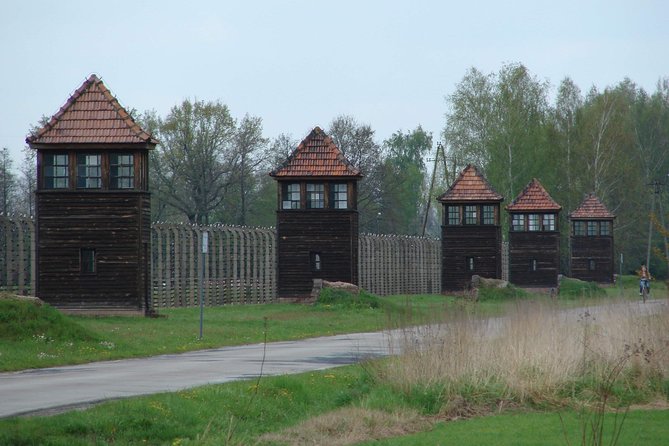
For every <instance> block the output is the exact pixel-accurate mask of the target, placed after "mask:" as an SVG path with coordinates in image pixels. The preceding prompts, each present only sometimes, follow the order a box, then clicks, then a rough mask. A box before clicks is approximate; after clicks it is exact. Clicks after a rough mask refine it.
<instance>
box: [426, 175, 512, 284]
mask: <svg viewBox="0 0 669 446" xmlns="http://www.w3.org/2000/svg"><path fill="white" fill-rule="evenodd" d="M437 200H438V201H439V202H441V204H442V205H443V206H444V220H443V222H442V226H441V250H442V255H441V259H442V273H441V289H442V291H462V290H463V289H464V288H466V287H467V286H468V284H469V282H470V281H471V278H472V275H475V274H476V275H479V276H482V277H487V278H492V279H501V278H502V229H501V226H500V215H499V208H500V203H501V202H502V201H503V200H504V198H503V197H502V196H501V195H500V194H498V193H497V192H496V191H495V190H494V189H493V188H492V186H491V185H490V183H488V180H486V178H485V177H484V176H483V175H482V174H481V172H479V170H478V169H477V168H476V167H474V166H473V165H471V164H470V165H468V166H467V167H466V168H465V169H464V170H463V171H462V172H461V173H460V176H459V177H458V178H457V179H456V180H455V181H454V182H453V184H452V185H451V187H450V188H449V189H448V190H447V191H446V192H445V193H443V194H442V195H441V196H439V197H438V198H437Z"/></svg>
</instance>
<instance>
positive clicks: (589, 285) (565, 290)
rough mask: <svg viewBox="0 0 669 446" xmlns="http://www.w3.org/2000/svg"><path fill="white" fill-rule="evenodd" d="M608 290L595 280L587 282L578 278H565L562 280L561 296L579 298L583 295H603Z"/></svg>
mask: <svg viewBox="0 0 669 446" xmlns="http://www.w3.org/2000/svg"><path fill="white" fill-rule="evenodd" d="M603 296H606V290H604V288H602V287H600V286H599V285H597V284H596V283H595V282H585V281H583V280H578V279H569V278H566V277H565V278H563V279H562V281H561V282H560V297H561V298H565V299H577V298H583V297H603Z"/></svg>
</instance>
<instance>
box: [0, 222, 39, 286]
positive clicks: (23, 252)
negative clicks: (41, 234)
mask: <svg viewBox="0 0 669 446" xmlns="http://www.w3.org/2000/svg"><path fill="white" fill-rule="evenodd" d="M34 233H35V225H34V223H33V221H32V219H31V218H28V217H12V218H9V217H6V216H4V215H0V290H8V291H12V292H14V293H18V294H26V295H29V294H32V293H33V290H34V289H35V237H34Z"/></svg>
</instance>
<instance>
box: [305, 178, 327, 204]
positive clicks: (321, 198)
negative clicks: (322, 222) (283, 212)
mask: <svg viewBox="0 0 669 446" xmlns="http://www.w3.org/2000/svg"><path fill="white" fill-rule="evenodd" d="M305 191H306V208H307V209H325V184H324V183H307V184H306V188H305ZM314 198H315V199H314Z"/></svg>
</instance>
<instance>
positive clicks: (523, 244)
mask: <svg viewBox="0 0 669 446" xmlns="http://www.w3.org/2000/svg"><path fill="white" fill-rule="evenodd" d="M561 209H562V206H560V205H559V204H557V203H556V202H555V201H554V200H553V199H552V198H551V196H550V195H549V194H548V192H546V189H544V187H543V186H542V185H541V183H540V182H539V180H537V179H536V178H534V179H533V180H532V181H530V183H529V184H528V185H527V186H526V187H525V189H524V190H523V191H522V192H521V193H520V194H519V195H518V196H517V197H516V199H515V200H513V202H512V203H511V204H509V205H508V206H507V207H506V210H507V211H508V212H509V214H510V216H511V224H510V226H509V282H511V283H513V284H514V285H518V286H525V287H539V288H543V287H556V286H557V284H558V273H559V271H560V227H559V224H558V218H559V215H560V210H561Z"/></svg>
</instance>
